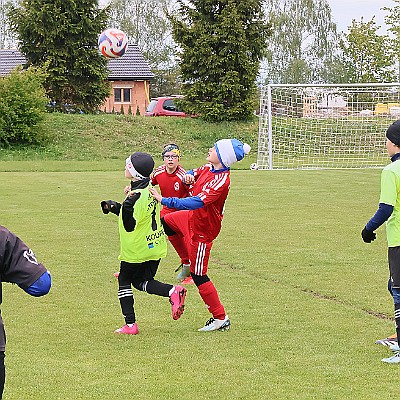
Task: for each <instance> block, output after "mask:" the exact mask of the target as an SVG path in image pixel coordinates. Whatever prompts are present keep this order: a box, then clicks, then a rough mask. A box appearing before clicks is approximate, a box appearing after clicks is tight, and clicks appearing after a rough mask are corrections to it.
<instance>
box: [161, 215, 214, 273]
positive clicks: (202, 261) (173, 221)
mask: <svg viewBox="0 0 400 400" xmlns="http://www.w3.org/2000/svg"><path fill="white" fill-rule="evenodd" d="M164 221H165V222H166V223H167V225H168V226H169V227H170V228H171V229H172V230H173V231H175V232H176V234H175V235H172V236H169V239H170V242H171V244H172V245H173V246H174V248H175V250H176V251H177V253H178V254H179V256H180V257H181V258H182V255H181V254H184V253H185V252H184V251H182V250H183V249H185V250H186V255H187V258H188V259H189V260H190V272H192V273H194V274H196V275H206V274H207V271H208V260H209V258H210V251H211V247H212V245H213V242H199V241H196V240H194V239H193V234H192V232H191V230H190V227H189V211H186V210H181V211H176V212H173V213H169V214H167V215H165V216H164ZM171 239H173V241H174V242H173V241H172V240H171ZM174 243H175V244H177V247H178V249H179V251H178V249H177V247H175V244H174Z"/></svg>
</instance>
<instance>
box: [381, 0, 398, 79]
mask: <svg viewBox="0 0 400 400" xmlns="http://www.w3.org/2000/svg"><path fill="white" fill-rule="evenodd" d="M393 1H394V2H395V3H397V5H396V6H394V7H393V8H389V7H384V8H383V10H386V11H389V14H388V15H387V16H386V17H385V23H386V24H387V25H388V26H389V29H388V31H389V32H391V33H392V34H393V38H391V39H390V43H391V47H392V54H393V57H394V63H395V65H396V67H397V73H396V74H397V78H396V80H397V82H399V81H400V0H393Z"/></svg>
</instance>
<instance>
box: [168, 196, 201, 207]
mask: <svg viewBox="0 0 400 400" xmlns="http://www.w3.org/2000/svg"><path fill="white" fill-rule="evenodd" d="M161 204H162V205H163V206H166V207H168V208H176V209H177V210H196V209H197V208H201V207H204V203H203V201H202V200H201V199H200V197H199V196H193V197H184V198H182V199H180V198H179V197H163V198H162V200H161Z"/></svg>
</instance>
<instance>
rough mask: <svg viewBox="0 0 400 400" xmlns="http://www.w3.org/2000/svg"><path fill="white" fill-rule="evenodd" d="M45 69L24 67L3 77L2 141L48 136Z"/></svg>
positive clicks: (0, 83) (0, 105)
mask: <svg viewBox="0 0 400 400" xmlns="http://www.w3.org/2000/svg"><path fill="white" fill-rule="evenodd" d="M44 79H45V73H44V72H43V71H41V70H40V69H37V68H32V67H31V68H28V69H27V70H25V71H22V67H21V66H20V67H18V68H17V69H15V70H13V71H11V74H10V75H9V76H6V77H3V78H0V143H3V144H15V143H37V142H40V141H41V140H43V139H45V134H44V133H45V128H44V126H43V123H42V122H43V120H44V115H45V113H46V111H45V105H46V104H47V103H48V101H49V99H48V98H47V97H46V93H45V90H44V88H43V82H44Z"/></svg>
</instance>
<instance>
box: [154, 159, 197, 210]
mask: <svg viewBox="0 0 400 400" xmlns="http://www.w3.org/2000/svg"><path fill="white" fill-rule="evenodd" d="M185 174H186V171H185V170H184V169H183V168H182V167H181V166H180V165H178V167H177V168H176V170H175V172H173V173H172V174H169V173H168V172H167V168H166V165H160V166H159V167H158V168H156V169H155V170H154V172H153V175H152V178H151V184H152V185H153V186H155V185H158V186H159V188H160V192H161V195H162V196H163V197H179V198H182V197H187V196H188V194H189V186H187V185H185V184H184V183H183V182H182V179H183V177H184V176H185ZM173 211H176V209H175V208H168V207H166V206H163V208H162V210H161V216H162V217H163V216H164V215H165V214H168V213H170V212H173Z"/></svg>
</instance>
